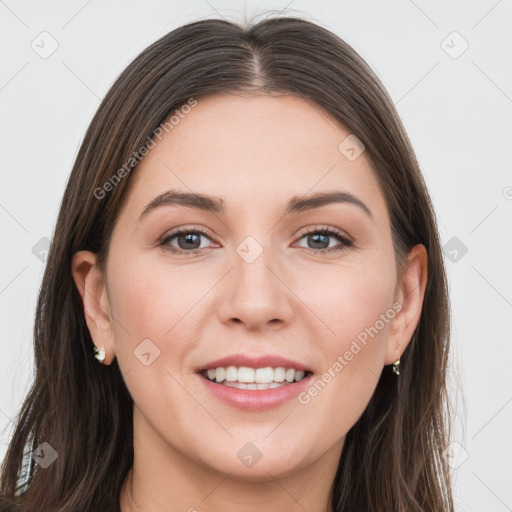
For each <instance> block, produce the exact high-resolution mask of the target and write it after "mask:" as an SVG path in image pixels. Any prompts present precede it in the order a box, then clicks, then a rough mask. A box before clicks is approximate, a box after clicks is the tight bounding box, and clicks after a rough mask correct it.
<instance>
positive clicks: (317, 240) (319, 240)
mask: <svg viewBox="0 0 512 512" xmlns="http://www.w3.org/2000/svg"><path fill="white" fill-rule="evenodd" d="M322 238H323V240H322ZM328 238H329V235H325V234H321V233H316V234H314V235H309V239H310V240H313V245H315V244H317V243H319V244H320V247H318V246H314V247H312V249H325V248H326V247H329V241H328V240H327V239H328ZM325 243H326V244H327V245H325V246H324V245H322V244H325Z"/></svg>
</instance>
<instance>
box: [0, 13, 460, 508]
mask: <svg viewBox="0 0 512 512" xmlns="http://www.w3.org/2000/svg"><path fill="white" fill-rule="evenodd" d="M448 348H449V303H448V295H447V285H446V276H445V270H444V266H443V259H442V254H441V248H440V243H439V236H438V231H437V226H436V222H435V215H434V212H433V209H432V204H431V200H430V198H429V194H428V191H427V189H426V186H425V183H424V181H423V178H422V175H421V172H420V170H419V166H418V164H417V162H416V159H415V156H414V152H413V149H412V148H411V146H410V143H409V140H408V138H407V135H406V133H405V131H404V128H403V126H402V124H401V122H400V120H399V118H398V115H397V113H396V111H395V108H394V106H393V103H392V101H391V100H390V98H389V96H388V95H387V93H386V91H385V90H384V87H383V86H382V84H381V83H380V81H379V80H378V79H377V77H376V76H375V75H374V73H373V72H372V71H371V69H370V68H369V66H368V65H367V64H366V63H365V62H364V61H363V60H362V58H361V57H360V56H358V55H357V54H356V52H355V51H354V50H353V49H352V48H351V47H350V46H348V45H347V44H346V43H345V42H343V41H342V40H341V39H339V38H338V37H337V36H335V35H334V34H332V33H331V32H329V31H327V30H326V29H324V28H322V27H319V26H318V25H316V24H313V23H311V22H308V21H305V20H302V19H297V18H289V17H277V18H269V19H266V20H264V21H261V22H259V23H257V24H254V25H253V26H249V27H241V26H239V25H236V24H234V23H231V22H227V21H223V20H204V21H198V22H194V23H190V24H188V25H185V26H182V27H180V28H178V29H176V30H174V31H172V32H170V33H169V34H167V35H165V36H164V37H162V38H161V39H160V40H158V41H157V42H155V43H154V44H152V45H151V46H150V47H148V48H147V49H146V50H145V51H143V52H142V53H141V54H140V55H139V56H138V57H137V58H136V59H135V60H134V61H133V62H132V63H131V64H130V65H129V66H128V67H127V68H126V70H125V71H124V72H123V73H122V74H121V75H120V77H119V78H118V79H117V80H116V82H115V83H114V85H113V86H112V88H111V89H110V91H109V92H108V94H107V96H106V98H105V99H104V101H103V102H102V104H101V105H100V107H99V109H98V112H97V114H96V115H95V117H94V119H93V120H92V122H91V125H90V127H89V129H88V131H87V133H86V136H85V139H84V141H83V143H82V146H81V148H80V151H79V154H78V156H77V159H76V163H75V165H74V168H73V170H72V173H71V176H70V179H69V182H68V184H67V188H66V191H65V194H64V198H63V202H62V205H61V210H60V215H59V218H58V221H57V225H56V228H55V234H54V237H53V241H52V245H51V248H50V251H49V258H48V263H47V267H46V271H45V275H44V279H43V283H42V288H41V292H40V296H39V302H38V306H37V313H36V325H35V364H36V378H35V382H34V384H33V387H32V389H31V391H30V393H29V395H28V396H27V398H26V400H25V403H24V404H23V407H22V410H21V411H20V415H19V418H18V422H17V426H16V429H15V432H14V436H13V438H12V441H11V443H10V445H9V448H8V451H7V455H6V458H5V461H4V464H3V469H2V475H1V487H0V494H1V495H2V496H3V501H2V506H1V507H0V510H3V511H6V510H25V511H36V510H37V511H50V510H52V511H53V510H55V511H56V510H59V511H61V512H65V511H66V512H67V511H77V510H80V511H83V510H87V511H114V510H115V511H121V512H132V511H138V510H140V511H160V510H169V511H175V510H176V511H177V510H189V511H194V510H198V511H201V510H230V507H233V506H234V507H236V510H238V511H240V510H241V511H244V510H255V509H262V508H264V509H265V510H304V509H305V510H308V511H312V512H313V511H337V512H341V511H366V512H368V511H379V512H384V511H407V512H412V511H432V512H433V511H441V510H442V511H452V510H453V500H452V491H451V485H450V475H449V470H448V465H447V462H446V461H445V459H444V457H443V456H442V455H443V451H444V450H445V448H446V446H447V443H448V438H449V415H448V413H449V410H448V407H447V399H446V388H445V374H446V369H447V357H448ZM231 503H233V505H231Z"/></svg>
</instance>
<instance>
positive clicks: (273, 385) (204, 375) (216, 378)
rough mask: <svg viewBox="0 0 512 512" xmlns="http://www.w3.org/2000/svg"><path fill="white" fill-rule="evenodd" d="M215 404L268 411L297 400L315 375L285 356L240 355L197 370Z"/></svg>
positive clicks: (219, 360) (245, 409) (253, 410)
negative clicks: (217, 402)
mask: <svg viewBox="0 0 512 512" xmlns="http://www.w3.org/2000/svg"><path fill="white" fill-rule="evenodd" d="M195 372H196V374H197V375H198V376H199V378H200V379H201V382H202V383H203V385H204V387H205V389H206V391H207V392H208V393H209V394H210V396H211V397H212V398H213V399H214V400H220V401H221V402H222V403H224V404H227V405H229V406H230V407H234V408H238V409H242V410H244V411H252V412H256V411H265V410H268V409H272V408H275V407H279V406H281V405H283V404H284V403H286V402H288V401H290V400H292V399H293V398H295V397H297V395H298V394H299V393H300V392H301V391H303V390H304V389H306V388H307V386H308V385H310V383H311V382H312V378H313V372H312V371H311V369H310V368H308V367H306V366H304V365H303V364H301V363H299V362H297V361H293V360H291V359H287V358H284V357H281V356H273V355H264V356H259V357H253V356H249V355H247V354H237V355H233V356H229V357H225V358H222V359H217V360H216V361H212V362H210V363H207V364H206V365H203V366H201V367H198V368H196V370H195Z"/></svg>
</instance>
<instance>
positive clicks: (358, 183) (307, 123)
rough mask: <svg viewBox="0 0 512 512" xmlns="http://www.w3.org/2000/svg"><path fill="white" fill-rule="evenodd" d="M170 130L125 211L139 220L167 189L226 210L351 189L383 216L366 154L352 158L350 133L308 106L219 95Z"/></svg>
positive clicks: (142, 170)
mask: <svg viewBox="0 0 512 512" xmlns="http://www.w3.org/2000/svg"><path fill="white" fill-rule="evenodd" d="M172 126H173V127H172V129H168V130H167V131H168V133H166V132H163V136H161V140H159V139H158V138H155V139H154V142H155V144H156V145H155V146H154V147H153V148H152V149H151V150H150V151H149V152H148V154H147V155H146V156H145V157H144V159H143V160H142V161H141V163H140V164H139V166H138V167H137V169H136V171H134V172H133V175H132V176H131V177H130V180H131V183H130V187H129V191H128V192H127V193H128V197H127V201H126V209H127V210H129V211H131V210H133V214H134V215H135V214H137V215H140V213H141V211H142V210H143V209H144V207H145V205H146V204H147V203H149V201H151V200H152V199H153V198H154V197H156V196H157V195H159V194H162V193H163V192H165V191H166V190H169V189H182V190H183V191H184V192H194V193H205V194H212V195H216V196H218V197H221V198H223V199H224V200H225V208H226V212H227V213H229V211H230V210H232V211H233V212H235V210H237V209H238V208H244V209H248V208H251V207H254V208H262V207H271V206H272V205H274V206H275V207H276V208H281V207H282V205H283V204H284V203H285V202H287V201H288V200H289V198H290V197H292V196H295V195H303V194H308V193H313V192H324V191H329V190H336V191H347V192H350V193H352V194H353V195H356V196H357V197H358V198H360V199H361V200H362V201H363V202H365V203H366V204H368V205H371V206H370V208H371V209H372V211H375V212H376V213H377V214H379V213H380V214H381V215H385V214H386V212H385V209H386V207H385V201H384V198H383V196H382V193H381V190H380V187H379V186H378V182H377V180H376V177H375V175H374V171H373V170H372V168H371V165H370V162H369V160H368V159H367V158H366V155H365V153H364V152H363V153H362V154H361V155H360V156H359V157H358V158H356V159H355V160H349V159H348V158H347V157H346V156H345V154H344V153H343V152H342V151H340V149H339V146H340V143H342V142H343V141H344V140H345V139H346V137H348V136H349V135H350V132H349V131H347V129H346V128H345V127H343V126H342V125H341V124H339V123H338V122H337V121H336V120H335V119H334V118H333V117H332V116H330V115H329V113H328V112H326V111H325V110H324V109H322V108H321V107H320V106H318V105H317V104H315V103H313V102H311V101H308V100H305V99H302V98H298V97H295V96H284V95H283V96H277V97H274V96H269V95H259V96H236V95H231V94H229V95H228V94H225V95H215V96H210V97H206V98H199V99H197V105H195V106H194V107H191V108H190V109H187V113H186V114H185V113H184V112H182V113H181V115H180V116H179V117H178V116H175V117H174V119H173V124H172Z"/></svg>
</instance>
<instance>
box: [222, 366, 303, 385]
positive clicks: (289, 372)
mask: <svg viewBox="0 0 512 512" xmlns="http://www.w3.org/2000/svg"><path fill="white" fill-rule="evenodd" d="M285 379H286V382H293V379H295V370H294V369H293V368H290V369H288V370H286V375H285ZM217 382H218V381H217Z"/></svg>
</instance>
